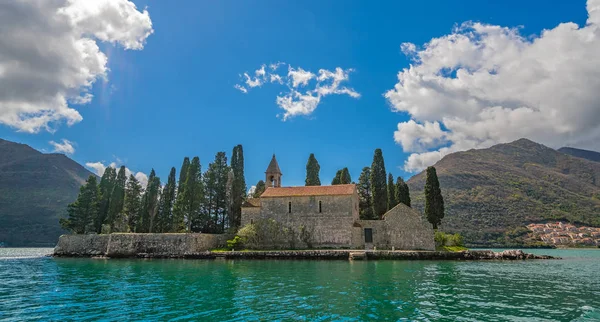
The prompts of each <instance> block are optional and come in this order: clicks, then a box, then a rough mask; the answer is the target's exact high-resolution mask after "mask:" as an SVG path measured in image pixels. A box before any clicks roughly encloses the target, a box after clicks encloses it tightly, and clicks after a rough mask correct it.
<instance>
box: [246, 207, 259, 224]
mask: <svg viewBox="0 0 600 322" xmlns="http://www.w3.org/2000/svg"><path fill="white" fill-rule="evenodd" d="M259 216H260V207H242V219H241V220H242V221H241V222H242V226H246V225H247V224H251V223H252V222H253V220H254V219H256V218H260V217H259Z"/></svg>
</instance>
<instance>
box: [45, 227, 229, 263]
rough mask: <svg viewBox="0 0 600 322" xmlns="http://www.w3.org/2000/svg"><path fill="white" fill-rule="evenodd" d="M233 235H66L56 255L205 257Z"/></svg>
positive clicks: (57, 246) (59, 244)
mask: <svg viewBox="0 0 600 322" xmlns="http://www.w3.org/2000/svg"><path fill="white" fill-rule="evenodd" d="M228 237H230V236H227V235H217V234H132V233H114V234H109V235H62V236H60V238H59V239H58V244H57V245H56V247H55V248H54V255H55V256H66V257H91V256H108V257H151V258H203V257H204V256H207V251H209V250H211V249H214V248H219V247H223V246H225V245H226V242H227V239H228Z"/></svg>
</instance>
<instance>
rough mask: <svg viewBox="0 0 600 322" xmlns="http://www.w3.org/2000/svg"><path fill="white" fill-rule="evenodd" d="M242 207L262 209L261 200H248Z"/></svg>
mask: <svg viewBox="0 0 600 322" xmlns="http://www.w3.org/2000/svg"><path fill="white" fill-rule="evenodd" d="M242 207H260V199H259V198H248V200H246V201H245V202H244V203H243V204H242Z"/></svg>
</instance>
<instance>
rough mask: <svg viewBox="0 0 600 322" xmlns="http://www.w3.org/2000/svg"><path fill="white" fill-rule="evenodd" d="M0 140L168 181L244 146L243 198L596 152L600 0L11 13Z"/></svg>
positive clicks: (105, 7)
mask: <svg viewBox="0 0 600 322" xmlns="http://www.w3.org/2000/svg"><path fill="white" fill-rule="evenodd" d="M0 30H1V31H2V32H0V137H1V138H4V139H7V140H11V141H16V142H21V143H25V144H29V145H30V146H32V147H34V148H36V149H38V150H41V151H44V152H48V153H50V152H58V153H65V154H67V155H68V156H69V157H71V158H72V159H74V160H75V161H77V162H79V163H80V164H82V165H85V166H87V167H88V168H89V169H90V170H91V171H93V172H96V173H98V174H101V173H102V172H103V170H104V169H105V167H106V166H110V165H111V164H112V165H113V166H120V165H126V166H127V168H128V169H129V170H130V171H131V172H132V173H134V174H136V176H137V177H138V178H140V179H142V180H143V179H144V177H145V175H146V174H148V173H149V172H150V170H151V169H153V168H154V169H155V170H156V172H157V174H158V175H159V176H160V177H161V178H163V179H166V177H167V175H168V173H169V170H170V168H171V167H172V166H174V167H176V168H177V170H179V167H180V166H181V163H182V160H183V157H184V156H189V157H193V156H199V157H200V160H201V163H202V166H203V168H204V169H206V167H207V165H208V163H209V162H211V161H212V160H213V159H214V155H215V154H216V153H217V152H218V151H226V152H227V155H228V156H230V155H231V151H232V149H233V147H234V146H235V145H237V144H242V145H243V148H244V158H245V173H246V182H247V185H248V187H250V186H251V185H253V184H255V183H256V182H257V181H258V180H260V179H264V171H265V169H266V167H267V165H268V163H269V161H270V159H271V156H272V154H276V156H277V160H278V161H279V165H280V168H281V170H282V172H283V178H282V182H283V185H288V186H293V185H303V184H304V179H305V166H306V161H307V159H308V156H309V154H310V153H314V154H315V156H316V158H317V160H318V161H319V164H320V166H321V174H320V177H321V181H322V182H323V183H329V182H330V181H331V179H332V178H333V176H334V175H335V173H336V170H338V169H341V168H343V167H348V168H349V170H350V173H351V176H352V179H353V180H358V176H359V174H360V172H361V169H362V168H363V167H365V166H370V164H371V162H372V158H373V151H374V150H375V149H376V148H381V149H382V150H383V155H384V159H385V165H386V169H387V171H388V172H391V173H393V174H394V176H402V177H404V178H405V179H408V178H409V177H411V176H412V175H414V174H416V173H418V172H419V171H421V170H422V169H423V168H425V167H427V166H429V165H433V164H434V163H435V162H437V161H438V160H440V159H441V158H442V157H443V156H444V155H447V154H449V153H452V152H457V151H464V150H468V149H472V148H486V147H489V146H491V145H494V144H497V143H504V142H510V141H513V140H516V139H519V138H521V137H526V138H529V139H532V140H534V141H537V142H540V143H542V144H545V145H548V146H550V147H553V148H559V147H561V146H573V147H579V148H585V149H592V150H600V143H599V142H600V140H599V139H600V104H599V103H598V102H600V100H599V98H600V97H599V96H600V92H599V91H598V90H597V89H598V88H600V55H598V53H599V52H600V0H588V1H587V2H586V1H583V0H573V1H547V0H532V1H516V0H515V1H510V0H509V1H474V0H473V1H468V0H464V1H446V0H439V1H376V2H373V1H275V0H273V1H267V0H265V1H253V2H249V1H245V2H244V1H183V0H182V1H177V2H171V1H158V0H140V1H137V0H136V1H133V2H132V1H127V0H98V1H83V0H81V1H78V0H71V1H69V0H57V1H44V0H24V1H20V2H2V3H0Z"/></svg>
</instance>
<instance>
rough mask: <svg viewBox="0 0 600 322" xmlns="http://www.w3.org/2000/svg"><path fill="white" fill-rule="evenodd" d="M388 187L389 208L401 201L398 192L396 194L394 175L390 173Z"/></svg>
mask: <svg viewBox="0 0 600 322" xmlns="http://www.w3.org/2000/svg"><path fill="white" fill-rule="evenodd" d="M387 188H388V210H390V209H392V208H394V207H396V205H398V203H399V201H398V199H397V194H396V185H395V184H394V176H393V175H392V174H391V173H389V174H388V184H387Z"/></svg>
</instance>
